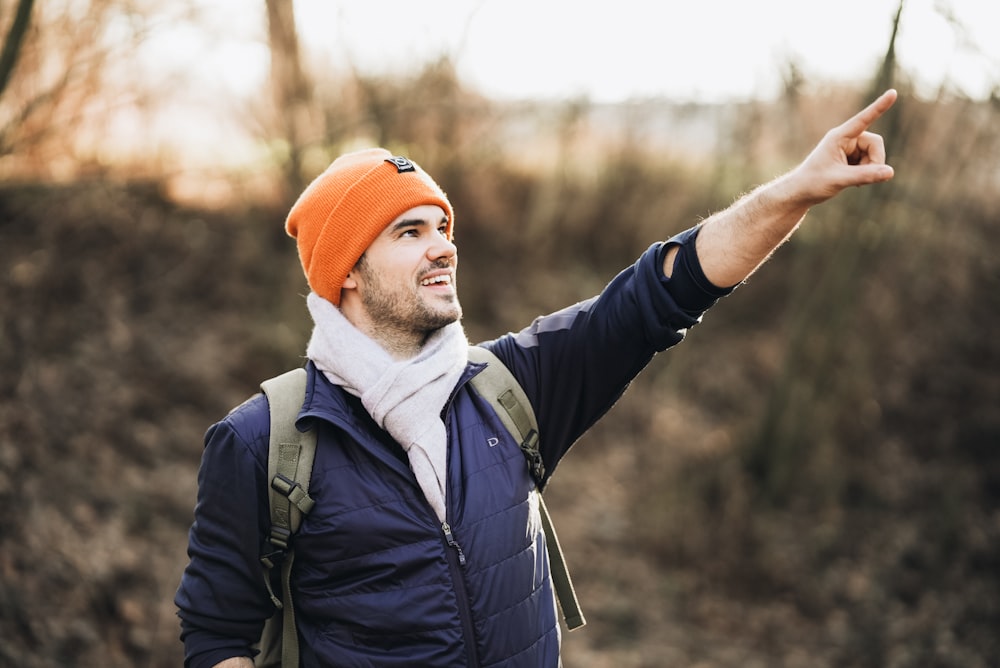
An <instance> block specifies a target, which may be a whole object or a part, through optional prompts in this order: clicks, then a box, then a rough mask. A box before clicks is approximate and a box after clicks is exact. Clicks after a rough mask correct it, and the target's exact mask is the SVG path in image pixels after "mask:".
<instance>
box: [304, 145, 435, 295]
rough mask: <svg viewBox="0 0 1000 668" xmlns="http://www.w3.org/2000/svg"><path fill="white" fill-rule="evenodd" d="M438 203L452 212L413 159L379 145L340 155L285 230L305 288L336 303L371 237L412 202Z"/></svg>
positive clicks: (307, 192)
mask: <svg viewBox="0 0 1000 668" xmlns="http://www.w3.org/2000/svg"><path fill="white" fill-rule="evenodd" d="M424 204H436V205H437V206H439V207H441V208H442V209H444V213H445V215H446V216H447V217H448V238H451V236H452V225H453V220H454V216H453V214H452V210H451V204H450V203H449V202H448V197H447V196H446V195H445V194H444V192H443V191H442V190H441V188H440V187H439V186H438V184H436V183H435V182H434V180H433V179H431V177H430V176H428V175H427V173H426V172H424V171H423V170H422V169H420V167H418V166H417V165H416V164H415V163H413V162H411V161H410V160H407V159H406V158H403V157H400V156H393V155H392V154H391V153H389V151H387V150H385V149H382V148H373V149H365V150H362V151H356V152H354V153H347V154H345V155H342V156H340V157H339V158H337V159H336V160H334V161H333V163H331V164H330V166H329V167H327V168H326V171H324V172H323V173H322V174H320V175H319V176H317V177H316V179H315V180H314V181H313V182H312V183H310V184H309V186H308V187H307V188H306V189H305V190H304V191H303V192H302V194H301V195H300V196H299V199H298V201H297V202H295V204H294V205H293V206H292V209H291V211H289V213H288V218H287V220H286V221H285V231H287V232H288V234H289V236H292V237H294V238H295V240H296V241H297V242H298V247H299V259H300V260H301V261H302V269H303V270H304V271H305V274H306V279H307V280H308V281H309V287H310V288H311V289H312V291H313V292H315V293H316V294H318V295H319V296H320V297H323V298H324V299H326V300H328V301H330V302H333V304H334V305H336V306H340V287H341V285H342V284H343V282H344V279H345V278H347V274H349V273H350V272H351V270H352V269H353V268H354V265H355V264H357V262H358V260H359V259H360V258H361V256H362V255H364V253H365V251H366V250H367V249H368V246H369V245H371V243H372V241H374V240H375V238H376V237H377V236H378V235H379V234H380V233H381V232H382V230H384V229H385V228H386V226H387V225H388V224H389V223H391V222H392V221H393V220H395V219H396V218H398V217H399V216H400V215H402V214H403V213H406V212H407V211H408V210H410V209H412V208H413V207H416V206H421V205H424Z"/></svg>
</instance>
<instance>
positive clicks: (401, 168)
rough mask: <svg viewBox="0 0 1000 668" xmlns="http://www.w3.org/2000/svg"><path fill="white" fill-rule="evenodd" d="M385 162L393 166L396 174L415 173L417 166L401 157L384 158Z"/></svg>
mask: <svg viewBox="0 0 1000 668" xmlns="http://www.w3.org/2000/svg"><path fill="white" fill-rule="evenodd" d="M385 161H386V162H391V163H392V164H393V165H395V166H396V172H397V173H398V174H402V173H403V172H415V171H417V166H416V165H414V164H413V163H412V162H410V161H409V160H407V159H406V158H404V157H403V156H401V155H394V156H392V157H391V158H386V159H385Z"/></svg>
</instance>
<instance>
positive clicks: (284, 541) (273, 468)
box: [258, 368, 316, 667]
mask: <svg viewBox="0 0 1000 668" xmlns="http://www.w3.org/2000/svg"><path fill="white" fill-rule="evenodd" d="M306 382H307V375H306V370H305V369H302V368H299V369H292V370H291V371H287V372H285V373H283V374H281V375H280V376H276V377H274V378H271V379H269V380H266V381H264V382H263V383H261V389H262V390H263V391H264V394H265V395H266V396H267V403H268V411H269V414H270V418H271V426H270V436H269V437H268V451H267V479H268V505H269V506H270V509H271V529H270V533H269V535H268V542H269V543H270V544H271V546H272V547H273V548H274V551H273V552H271V553H269V554H266V555H264V556H262V557H261V563H263V564H264V566H265V568H266V572H265V575H264V581H265V583H266V585H267V591H268V593H269V594H270V596H271V601H272V602H273V603H274V604H275V607H277V608H278V609H280V610H282V611H283V613H282V616H281V620H282V621H281V633H280V634H277V633H276V629H273V630H271V631H269V630H268V629H265V636H266V635H267V634H268V633H270V639H269V640H270V642H271V643H272V647H273V643H274V641H275V640H276V638H277V637H280V638H281V664H280V665H282V666H296V667H297V666H298V665H299V656H298V645H299V642H298V632H297V630H296V627H295V606H294V605H293V604H292V591H291V573H292V563H293V562H294V559H295V554H294V552H293V550H292V547H291V537H292V535H293V534H294V533H295V532H296V531H298V529H299V526H300V525H301V523H302V516H303V515H305V514H306V513H308V512H309V511H310V510H312V507H313V500H312V498H311V497H310V496H309V478H310V476H311V474H312V467H313V459H314V457H315V454H316V431H315V430H314V429H310V430H308V431H306V432H301V431H299V430H298V428H297V427H296V426H295V419H296V418H297V417H298V414H299V411H300V410H301V409H302V404H303V402H304V401H305V394H306ZM278 563H280V564H281V588H282V597H281V598H280V599H279V598H278V597H277V596H275V594H274V590H273V589H272V588H271V577H270V572H271V569H272V568H274V567H275V566H276V565H277V564H278ZM275 623H276V618H272V620H269V622H268V624H271V625H273V624H275ZM264 644H265V643H262V645H264ZM262 649H264V650H265V653H270V652H267V649H268V648H264V647H262ZM272 657H273V654H272ZM258 665H261V664H258Z"/></svg>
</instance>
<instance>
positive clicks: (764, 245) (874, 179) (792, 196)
mask: <svg viewBox="0 0 1000 668" xmlns="http://www.w3.org/2000/svg"><path fill="white" fill-rule="evenodd" d="M895 101H896V91H895V90H888V91H886V92H885V93H883V94H882V95H881V96H879V98H878V99H876V100H875V101H874V102H872V103H871V104H870V105H868V106H867V107H866V108H865V109H863V110H861V111H860V112H858V113H857V114H856V115H855V116H853V117H852V118H850V119H849V120H847V121H846V122H844V123H842V124H841V125H838V126H837V127H835V128H833V129H831V130H830V131H829V132H827V133H826V135H824V137H823V139H822V140H821V141H820V142H819V144H817V145H816V148H814V149H813V151H812V152H811V153H810V154H809V155H808V156H807V157H806V159H805V160H803V161H802V162H801V163H800V164H799V165H798V166H797V167H795V168H794V169H792V170H791V171H790V172H788V173H786V174H784V175H783V176H780V177H778V178H777V179H775V180H774V181H771V182H770V183H767V184H765V185H763V186H760V187H758V188H756V189H755V190H753V191H752V192H750V193H748V194H747V195H744V196H743V197H742V198H740V199H739V200H737V201H736V202H735V203H734V204H733V205H732V206H730V207H729V208H727V209H725V210H723V211H720V212H718V213H716V214H713V215H712V216H710V217H709V218H707V219H706V220H705V221H704V222H703V223H702V227H701V230H700V232H699V233H698V239H697V242H696V245H695V248H696V250H697V253H698V259H699V261H700V263H701V267H702V270H703V271H704V272H705V277H706V278H708V280H709V281H711V282H712V283H713V284H714V285H716V286H718V287H720V288H727V287H731V286H733V285H736V284H738V283H740V282H741V281H743V280H744V279H746V278H747V277H748V276H749V275H750V274H752V273H753V272H754V271H755V270H756V269H757V267H759V266H760V265H761V264H763V263H764V262H765V261H766V260H767V258H768V257H769V256H770V255H771V253H772V252H773V251H774V249H775V248H777V247H778V246H780V245H781V244H782V243H783V242H784V241H785V240H786V239H788V237H789V236H791V234H792V233H793V232H794V231H795V229H796V228H797V227H798V225H799V223H800V222H801V221H802V218H803V217H804V216H805V214H806V212H807V211H808V210H809V208H810V207H813V206H815V205H817V204H820V203H822V202H825V201H826V200H828V199H830V198H831V197H833V196H835V195H836V194H838V193H839V192H840V191H842V190H844V189H845V188H848V187H849V186H863V185H868V184H871V183H881V182H882V181H888V180H889V179H891V178H892V176H893V169H892V167H890V166H889V165H887V164H886V163H885V146H884V144H883V142H882V137H880V136H879V135H877V134H874V133H872V132H869V131H868V128H869V127H870V126H871V125H872V123H874V122H875V121H876V120H877V119H878V118H879V117H880V116H881V115H882V114H884V113H885V112H886V111H887V110H888V109H889V108H890V107H891V106H892V105H893V103H895ZM675 255H676V250H672V251H671V252H669V253H668V254H667V255H666V257H665V259H664V267H663V270H664V272H665V273H666V275H667V276H670V274H671V271H672V269H673V264H674V256H675Z"/></svg>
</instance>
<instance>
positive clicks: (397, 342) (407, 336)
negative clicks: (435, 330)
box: [355, 325, 428, 361]
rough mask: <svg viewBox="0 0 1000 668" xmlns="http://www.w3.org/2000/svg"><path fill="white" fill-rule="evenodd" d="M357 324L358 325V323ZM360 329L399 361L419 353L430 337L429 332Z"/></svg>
mask: <svg viewBox="0 0 1000 668" xmlns="http://www.w3.org/2000/svg"><path fill="white" fill-rule="evenodd" d="M355 326H356V327H357V325H355ZM358 329H360V330H361V332H362V333H364V334H365V336H367V337H368V338H370V339H371V340H372V341H374V342H375V343H377V344H379V345H380V346H382V348H383V349H384V350H385V351H386V352H387V353H389V355H391V356H392V358H393V359H395V360H397V361H401V360H408V359H412V358H414V357H416V356H417V355H419V354H420V350H421V349H422V348H423V347H424V344H425V343H426V342H427V337H428V334H421V333H418V332H393V331H387V330H385V329H380V330H378V331H372V330H371V329H365V328H361V327H358Z"/></svg>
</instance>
